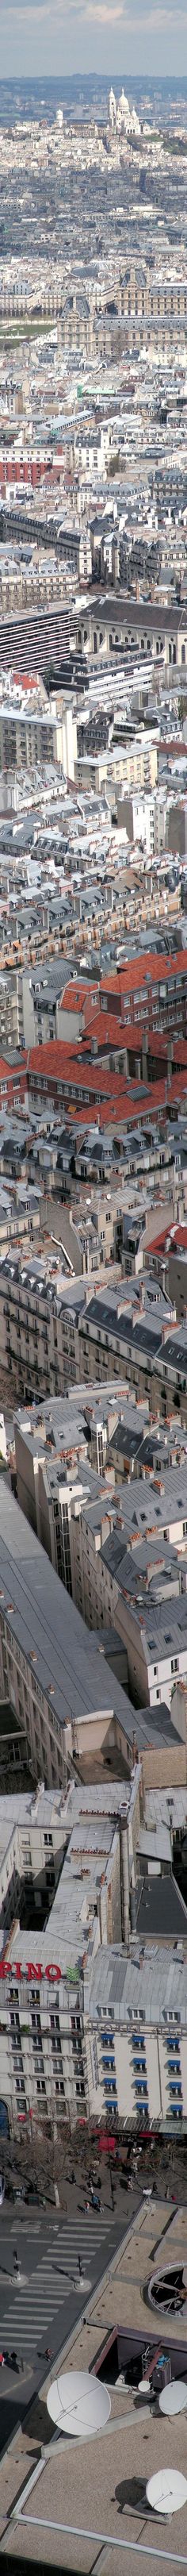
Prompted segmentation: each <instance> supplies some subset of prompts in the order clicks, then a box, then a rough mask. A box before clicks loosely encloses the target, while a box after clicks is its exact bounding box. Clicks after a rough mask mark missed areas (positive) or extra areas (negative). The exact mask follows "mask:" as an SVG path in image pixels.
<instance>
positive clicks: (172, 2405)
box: [159, 2379, 187, 2415]
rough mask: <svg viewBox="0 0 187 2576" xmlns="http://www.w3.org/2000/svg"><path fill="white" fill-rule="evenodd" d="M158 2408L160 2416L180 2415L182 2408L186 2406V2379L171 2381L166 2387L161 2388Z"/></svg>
mask: <svg viewBox="0 0 187 2576" xmlns="http://www.w3.org/2000/svg"><path fill="white" fill-rule="evenodd" d="M159 2406H160V2413H161V2415H182V2412H183V2406H187V2379H172V2380H170V2381H169V2383H168V2387H166V2388H161V2394H160V2397H159Z"/></svg>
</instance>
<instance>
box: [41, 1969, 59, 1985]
mask: <svg viewBox="0 0 187 2576" xmlns="http://www.w3.org/2000/svg"><path fill="white" fill-rule="evenodd" d="M44 1977H49V1980H50V1985H53V1979H54V1978H55V1979H56V1977H61V1968H52V1967H50V1968H44Z"/></svg>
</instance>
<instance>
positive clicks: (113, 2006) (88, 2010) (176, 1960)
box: [84, 1935, 187, 2136]
mask: <svg viewBox="0 0 187 2576" xmlns="http://www.w3.org/2000/svg"><path fill="white" fill-rule="evenodd" d="M84 2038H85V2054H86V2062H87V2070H88V2082H89V2088H90V2107H91V2108H92V2117H94V2115H95V2118H96V2119H97V2118H98V2120H100V2118H101V2117H102V2118H103V2110H104V2106H105V2116H106V2111H107V2114H108V2115H109V2114H110V2121H111V2114H112V2116H113V2117H114V2119H117V2120H119V2119H120V2120H123V2121H124V2122H125V2123H126V2122H130V2125H131V2124H132V2125H133V2126H135V2127H137V2125H138V2123H139V2124H140V2125H141V2124H142V2121H143V2119H145V2121H146V2120H147V2126H148V2127H150V2126H151V2123H153V2126H154V2124H155V2125H156V2127H162V2128H163V2130H164V2132H165V2133H166V2136H167V2132H168V2131H172V2130H173V2134H174V2132H175V2128H176V2125H177V2124H179V2123H180V2124H181V2126H182V2123H183V2121H184V2123H185V2128H186V2118H187V1987H186V1955H185V1943H184V1950H183V1941H182V1935H181V1941H180V1940H179V1942H178V1944H177V1951H176V1946H175V1947H174V1946H173V1944H172V1943H171V1944H170V1948H169V1956H168V1952H167V1947H166V1943H164V1941H163V1945H162V1943H161V1942H160V1943H159V1944H158V1943H157V1942H155V1944H154V1943H152V1945H151V1946H150V1944H149V1940H148V1941H147V1942H146V1947H145V1952H144V1949H143V1944H142V1946H141V1944H140V1943H139V1942H138V1940H137V1939H136V1942H135V1944H134V1957H133V1958H132V1956H131V1955H130V1957H129V1958H128V1957H127V1956H126V1958H125V1957H124V1958H123V1956H122V1952H121V1949H120V1948H119V1949H118V1948H117V1947H116V1949H114V1950H113V1951H112V1950H110V1951H109V1950H107V1951H106V1950H104V1951H99V1952H98V1954H97V1956H96V1958H95V1960H94V1963H93V1971H92V1980H91V1988H90V1985H89V1978H88V1979H87V1975H86V1971H85V1979H84Z"/></svg>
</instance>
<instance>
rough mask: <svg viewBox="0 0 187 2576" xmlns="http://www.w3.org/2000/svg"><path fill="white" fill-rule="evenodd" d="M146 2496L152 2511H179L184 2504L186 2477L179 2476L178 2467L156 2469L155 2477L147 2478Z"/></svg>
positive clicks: (186, 2490) (186, 2494) (186, 2489)
mask: <svg viewBox="0 0 187 2576" xmlns="http://www.w3.org/2000/svg"><path fill="white" fill-rule="evenodd" d="M146 2497H147V2504H150V2505H151V2508H152V2512H153V2513H160V2514H162V2513H180V2512H181V2506H182V2504H186V2497H187V2478H182V2477H181V2475H180V2470H179V2469H157V2473H156V2477H154V2478H148V2486H147V2487H146Z"/></svg>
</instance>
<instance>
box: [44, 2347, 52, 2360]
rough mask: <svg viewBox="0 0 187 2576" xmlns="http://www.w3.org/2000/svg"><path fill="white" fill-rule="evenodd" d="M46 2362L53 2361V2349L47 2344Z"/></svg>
mask: <svg viewBox="0 0 187 2576" xmlns="http://www.w3.org/2000/svg"><path fill="white" fill-rule="evenodd" d="M45 2361H51V2347H50V2343H46V2346H45Z"/></svg>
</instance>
